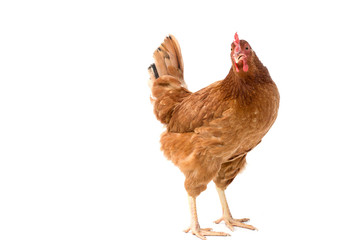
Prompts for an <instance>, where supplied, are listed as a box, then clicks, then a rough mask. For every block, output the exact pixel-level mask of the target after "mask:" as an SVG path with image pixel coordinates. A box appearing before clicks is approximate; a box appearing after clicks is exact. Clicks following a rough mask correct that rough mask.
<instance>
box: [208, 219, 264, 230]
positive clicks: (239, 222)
mask: <svg viewBox="0 0 360 240" xmlns="http://www.w3.org/2000/svg"><path fill="white" fill-rule="evenodd" d="M249 220H250V219H248V218H242V219H233V218H232V217H221V218H219V219H218V220H216V221H215V222H214V223H216V224H219V223H220V222H221V221H224V223H225V225H226V226H227V227H228V228H229V229H230V230H231V231H234V226H235V227H242V228H247V229H250V230H257V228H255V227H254V226H251V225H249V224H245V223H244V222H247V221H249Z"/></svg>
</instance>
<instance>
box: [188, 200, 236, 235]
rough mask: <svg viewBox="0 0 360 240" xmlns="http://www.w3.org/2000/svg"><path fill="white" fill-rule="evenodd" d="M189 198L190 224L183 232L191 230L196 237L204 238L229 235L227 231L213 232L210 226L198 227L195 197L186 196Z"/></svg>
mask: <svg viewBox="0 0 360 240" xmlns="http://www.w3.org/2000/svg"><path fill="white" fill-rule="evenodd" d="M188 199H189V207H190V215H191V224H190V227H189V228H187V229H186V230H184V232H186V233H187V232H189V231H190V230H191V232H192V234H194V235H196V236H197V237H199V238H201V239H203V240H205V239H206V237H205V236H230V235H229V234H228V233H224V232H214V231H212V229H211V228H200V225H199V221H198V217H197V211H196V198H195V197H190V196H189V197H188Z"/></svg>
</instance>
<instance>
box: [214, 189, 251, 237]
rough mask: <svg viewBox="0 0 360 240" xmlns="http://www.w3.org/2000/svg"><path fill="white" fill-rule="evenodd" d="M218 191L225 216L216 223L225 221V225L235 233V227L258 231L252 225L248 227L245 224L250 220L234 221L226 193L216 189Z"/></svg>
mask: <svg viewBox="0 0 360 240" xmlns="http://www.w3.org/2000/svg"><path fill="white" fill-rule="evenodd" d="M216 190H217V192H218V194H219V198H220V202H221V207H222V212H223V216H222V217H221V218H219V219H218V220H216V221H215V223H216V224H219V223H220V222H221V221H224V222H225V225H226V226H227V227H228V228H229V229H230V230H231V231H234V226H235V227H242V228H247V229H250V230H257V229H256V228H255V227H254V226H251V225H248V224H245V223H244V222H247V221H249V220H250V219H248V218H242V219H234V218H233V217H232V215H231V213H230V209H229V205H228V203H227V201H226V197H225V191H224V190H223V189H220V188H218V187H216Z"/></svg>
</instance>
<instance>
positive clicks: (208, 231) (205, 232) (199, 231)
mask: <svg viewBox="0 0 360 240" xmlns="http://www.w3.org/2000/svg"><path fill="white" fill-rule="evenodd" d="M190 230H191V233H192V234H193V235H195V236H197V237H198V238H200V239H203V240H206V237H205V236H230V234H228V233H225V232H214V231H212V228H200V227H199V228H191V227H189V228H187V229H185V230H184V232H186V233H188V232H189V231H190Z"/></svg>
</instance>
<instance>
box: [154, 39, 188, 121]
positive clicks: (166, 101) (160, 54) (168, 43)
mask: <svg viewBox="0 0 360 240" xmlns="http://www.w3.org/2000/svg"><path fill="white" fill-rule="evenodd" d="M153 57H154V61H155V63H153V64H151V65H150V66H149V68H148V71H149V75H150V80H149V87H150V89H151V97H150V101H151V102H152V103H153V105H154V113H155V115H156V117H157V119H158V120H159V121H160V122H162V123H164V124H168V123H169V121H170V119H171V116H172V112H173V110H174V108H175V107H176V106H177V104H178V103H180V102H181V101H182V100H183V99H184V98H185V97H186V96H188V95H189V94H190V93H191V92H190V91H189V90H187V86H186V83H185V81H184V63H183V59H182V55H181V49H180V45H179V43H178V41H177V40H176V38H175V37H174V36H172V35H169V36H167V37H166V38H165V40H164V42H163V43H162V44H161V45H160V46H159V47H158V48H157V49H156V50H155V52H154V54H153Z"/></svg>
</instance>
